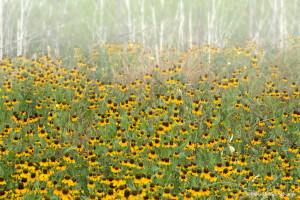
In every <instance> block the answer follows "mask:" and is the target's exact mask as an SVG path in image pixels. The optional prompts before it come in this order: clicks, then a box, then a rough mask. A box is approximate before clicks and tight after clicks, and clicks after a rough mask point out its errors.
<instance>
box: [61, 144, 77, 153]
mask: <svg viewBox="0 0 300 200" xmlns="http://www.w3.org/2000/svg"><path fill="white" fill-rule="evenodd" d="M75 148H76V145H73V146H71V147H69V148H67V149H66V150H65V151H64V154H65V153H68V152H69V151H72V150H73V149H75Z"/></svg>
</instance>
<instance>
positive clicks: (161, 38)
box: [159, 0, 165, 50]
mask: <svg viewBox="0 0 300 200" xmlns="http://www.w3.org/2000/svg"><path fill="white" fill-rule="evenodd" d="M160 3H161V13H162V14H161V19H160V32H159V35H160V38H159V46H160V50H162V46H163V36H164V14H163V13H164V4H165V1H164V0H161V1H160Z"/></svg>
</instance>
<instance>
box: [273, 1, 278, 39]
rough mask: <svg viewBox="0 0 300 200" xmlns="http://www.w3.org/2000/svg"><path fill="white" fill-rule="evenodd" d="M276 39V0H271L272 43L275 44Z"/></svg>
mask: <svg viewBox="0 0 300 200" xmlns="http://www.w3.org/2000/svg"><path fill="white" fill-rule="evenodd" d="M271 2H272V1H271ZM277 39H278V37H277V0H273V43H274V44H275V45H277Z"/></svg>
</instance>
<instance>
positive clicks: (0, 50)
mask: <svg viewBox="0 0 300 200" xmlns="http://www.w3.org/2000/svg"><path fill="white" fill-rule="evenodd" d="M2 6H3V1H0V61H1V60H2V58H3V41H4V38H3V14H2Z"/></svg>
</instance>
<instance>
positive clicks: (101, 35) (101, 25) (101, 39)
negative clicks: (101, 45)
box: [99, 0, 103, 42]
mask: <svg viewBox="0 0 300 200" xmlns="http://www.w3.org/2000/svg"><path fill="white" fill-rule="evenodd" d="M99 4H100V5H99V11H100V26H99V42H103V0H99Z"/></svg>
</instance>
